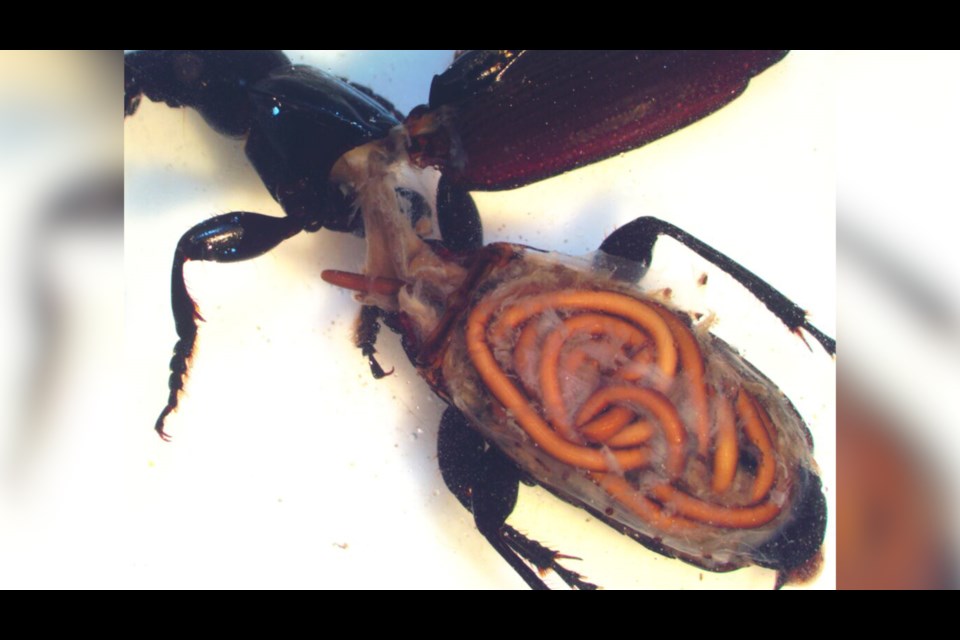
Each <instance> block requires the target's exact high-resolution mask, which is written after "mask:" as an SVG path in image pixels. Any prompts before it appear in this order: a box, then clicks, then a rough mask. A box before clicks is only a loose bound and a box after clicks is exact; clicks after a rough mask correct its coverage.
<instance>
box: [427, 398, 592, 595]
mask: <svg viewBox="0 0 960 640" xmlns="http://www.w3.org/2000/svg"><path fill="white" fill-rule="evenodd" d="M437 454H438V460H439V462H440V473H441V474H442V475H443V480H444V482H445V483H446V485H447V487H448V488H449V489H450V491H452V492H453V494H454V495H455V496H456V497H457V499H458V500H459V501H460V503H461V504H462V505H463V506H464V507H466V508H467V510H469V511H470V512H471V513H473V518H474V521H475V522H476V525H477V529H478V530H479V531H480V533H482V534H483V536H484V537H485V538H486V539H487V541H488V542H489V543H490V545H491V546H493V548H494V549H495V550H496V551H497V553H499V554H500V555H501V556H502V557H503V559H504V560H506V561H507V563H508V564H509V565H510V566H511V567H512V568H513V570H514V571H516V572H517V573H518V574H519V575H520V577H521V578H523V580H524V582H526V583H527V584H528V585H529V586H530V588H532V589H541V590H542V589H548V588H549V587H548V586H547V584H546V583H545V582H544V581H543V579H542V578H541V577H540V576H539V575H537V573H536V572H535V571H533V570H532V569H531V568H530V566H529V565H528V564H527V562H529V563H531V564H533V565H534V566H535V567H537V568H538V569H539V570H540V571H541V572H546V571H548V570H553V571H554V572H556V574H557V575H558V576H559V577H560V579H562V580H563V581H564V582H565V583H567V584H568V585H569V586H570V587H573V588H575V589H596V585H593V584H591V583H589V582H586V581H585V580H583V578H582V576H580V574H578V573H576V572H575V571H571V570H569V569H567V568H565V567H563V566H562V565H560V563H559V560H560V559H562V558H564V557H566V556H562V555H561V554H559V553H557V552H556V551H553V550H552V549H548V548H547V547H545V546H543V545H542V544H540V543H539V542H537V541H536V540H531V539H530V538H528V537H527V536H525V535H524V534H522V533H520V532H519V531H517V530H516V529H514V528H513V527H511V526H510V525H508V524H506V520H507V518H508V517H509V516H510V514H511V513H512V512H513V508H514V506H515V505H516V503H517V492H518V489H519V485H520V481H521V479H522V476H521V474H520V471H519V469H517V467H516V465H515V464H513V462H511V461H510V460H509V459H508V458H507V457H506V456H504V455H503V454H502V453H501V452H500V451H499V450H498V449H497V448H496V447H490V446H488V445H487V443H486V442H485V441H484V440H483V438H482V437H481V436H480V435H479V434H478V433H477V432H476V431H474V430H473V428H472V427H471V426H470V424H469V422H468V421H467V418H466V417H465V416H464V415H463V414H462V413H460V411H458V410H457V409H455V408H453V407H450V408H448V409H447V410H446V411H445V412H444V414H443V418H442V419H441V421H440V433H439V437H438V442H437ZM525 561H526V562H525Z"/></svg>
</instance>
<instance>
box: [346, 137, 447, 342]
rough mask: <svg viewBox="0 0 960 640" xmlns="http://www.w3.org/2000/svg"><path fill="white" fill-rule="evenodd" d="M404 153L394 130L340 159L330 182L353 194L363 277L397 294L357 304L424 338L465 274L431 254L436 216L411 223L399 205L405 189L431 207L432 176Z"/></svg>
mask: <svg viewBox="0 0 960 640" xmlns="http://www.w3.org/2000/svg"><path fill="white" fill-rule="evenodd" d="M406 147H407V137H406V133H405V131H404V130H403V128H402V127H398V128H397V129H395V130H394V132H393V134H392V135H391V136H390V137H388V138H386V139H384V140H378V141H375V142H371V143H369V144H366V145H363V146H361V147H357V148H356V149H353V150H351V151H350V152H348V153H346V154H344V155H343V156H342V157H341V158H340V160H338V161H337V163H336V165H334V168H333V170H332V172H331V178H332V179H333V180H336V181H338V182H340V183H341V184H343V185H346V186H347V187H348V188H350V189H351V190H352V191H353V193H354V195H355V203H356V206H357V207H359V209H360V211H361V213H362V215H363V226H364V234H365V237H366V240H367V264H366V267H365V270H364V271H365V274H364V275H366V276H367V277H368V278H369V279H370V280H371V281H373V280H378V279H379V280H382V281H395V282H396V283H397V291H396V292H395V293H394V292H390V293H384V292H383V291H382V290H381V291H374V290H373V288H372V287H371V288H370V289H369V290H366V291H362V292H360V293H359V294H358V296H357V297H358V299H359V300H360V301H361V302H362V303H364V304H368V305H373V306H377V307H380V308H381V309H384V310H387V311H401V312H403V313H404V314H405V315H407V316H408V317H409V318H410V320H411V321H412V324H413V326H414V328H415V330H416V332H417V333H418V334H419V335H418V337H419V338H422V337H423V336H427V335H430V334H431V333H432V332H433V330H434V329H435V327H436V325H437V322H438V320H439V317H440V315H442V313H443V310H444V303H445V301H446V299H447V298H448V297H449V296H450V294H451V293H452V292H453V291H455V290H456V289H457V288H458V287H459V286H460V284H461V283H462V282H463V279H464V277H465V275H466V273H465V271H464V269H463V268H462V267H460V266H458V265H456V264H453V263H452V262H449V261H447V260H444V259H443V258H441V257H440V256H438V255H437V254H436V253H434V251H433V249H432V248H431V246H430V245H429V244H428V243H427V242H426V239H428V238H438V233H437V225H436V223H435V216H434V215H430V216H426V217H422V218H419V219H418V220H417V221H416V222H415V223H413V222H411V219H410V217H409V216H408V215H407V214H406V213H405V212H404V210H403V208H402V206H401V204H400V200H398V197H397V189H398V188H401V187H403V188H406V189H409V190H412V191H415V192H417V193H419V194H421V195H424V196H425V200H426V201H427V202H429V203H431V206H432V205H433V203H434V202H435V192H436V172H435V171H434V170H432V169H420V168H417V167H414V166H413V165H411V164H410V162H409V161H408V158H407V152H406Z"/></svg>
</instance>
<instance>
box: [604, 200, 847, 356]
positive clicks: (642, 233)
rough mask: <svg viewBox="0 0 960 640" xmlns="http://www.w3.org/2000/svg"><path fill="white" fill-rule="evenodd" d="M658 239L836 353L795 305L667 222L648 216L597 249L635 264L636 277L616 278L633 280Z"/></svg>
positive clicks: (833, 345) (834, 344)
mask: <svg viewBox="0 0 960 640" xmlns="http://www.w3.org/2000/svg"><path fill="white" fill-rule="evenodd" d="M660 236H669V237H671V238H673V239H674V240H676V241H677V242H680V243H681V244H683V245H684V246H686V247H687V248H689V249H690V250H691V251H694V252H695V253H697V254H698V255H700V256H701V257H703V258H704V259H706V260H708V261H710V262H712V263H713V264H715V265H716V266H717V267H719V268H720V269H722V270H723V271H725V272H726V273H727V274H729V275H730V276H731V277H732V278H733V279H734V280H736V281H737V282H739V283H740V284H741V285H743V287H744V288H745V289H747V291H749V292H750V293H751V294H753V295H754V297H756V298H757V300H759V301H760V302H762V303H763V304H764V305H765V306H766V307H767V309H769V310H770V312H771V313H772V314H773V315H775V316H776V317H777V318H779V319H780V321H781V322H783V324H785V325H786V326H787V328H788V329H790V331H792V332H793V333H796V334H797V335H801V334H800V330H801V329H803V330H804V331H806V332H807V333H809V334H810V335H812V336H813V337H814V338H816V339H817V342H819V343H820V344H821V345H822V346H823V348H824V350H825V351H826V352H827V353H829V354H831V355H833V354H835V353H836V352H837V341H836V340H835V339H833V338H831V337H830V336H828V335H826V334H825V333H823V332H822V331H820V330H819V329H817V328H816V327H815V326H813V325H812V324H810V322H809V321H808V320H807V312H806V311H804V310H803V309H801V308H800V307H799V306H797V304H796V303H794V302H793V301H792V300H790V299H789V298H787V297H786V296H785V295H783V294H782V293H780V292H779V291H777V290H776V289H774V288H773V287H772V286H770V285H769V284H768V283H767V282H765V281H764V280H762V279H761V278H760V277H758V276H757V275H756V274H754V273H753V272H752V271H750V270H748V269H745V268H744V267H743V266H741V265H740V264H738V263H737V262H734V261H733V260H731V259H730V258H729V257H727V256H726V255H724V254H722V253H720V252H719V251H717V250H716V249H714V248H713V247H711V246H709V245H707V244H705V243H704V242H702V241H701V240H699V239H697V238H695V237H694V236H692V235H690V234H689V233H687V232H686V231H684V230H683V229H680V228H679V227H675V226H674V225H672V224H670V223H669V222H664V221H663V220H660V219H658V218H653V217H650V216H647V217H643V218H637V219H636V220H634V221H633V222H630V223H628V224H626V225H624V226H622V227H620V228H619V229H617V230H616V231H615V232H613V233H612V234H610V236H609V237H608V238H607V239H606V240H604V241H603V244H601V245H600V250H601V251H603V252H604V253H608V254H610V255H612V256H617V257H620V258H625V259H627V260H630V261H633V262H635V263H637V264H638V267H637V272H636V273H620V274H619V275H621V276H622V277H625V278H628V279H637V278H639V277H640V276H642V275H643V273H644V272H646V270H647V268H648V267H649V266H650V262H651V261H652V259H653V245H654V244H656V242H657V239H659V237H660ZM618 270H619V269H618ZM801 337H802V335H801Z"/></svg>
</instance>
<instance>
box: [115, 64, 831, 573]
mask: <svg viewBox="0 0 960 640" xmlns="http://www.w3.org/2000/svg"><path fill="white" fill-rule="evenodd" d="M299 55H300V54H299V53H298V54H294V59H295V60H296V61H299V58H298V57H297V56H299ZM303 56H304V57H303V60H304V61H308V62H310V63H312V64H316V65H318V66H322V67H325V68H328V69H333V70H334V71H335V72H337V73H340V74H342V75H346V76H349V77H350V78H351V79H353V80H355V81H359V82H362V83H365V84H368V85H370V86H371V87H372V88H374V89H375V90H376V91H378V92H379V93H381V94H382V95H384V96H385V97H387V98H388V99H391V100H395V101H396V103H397V105H398V107H399V108H400V109H401V111H406V110H408V109H409V108H411V107H412V106H414V105H415V104H417V103H419V102H421V101H425V100H426V97H427V91H428V86H429V80H430V78H431V77H432V74H434V73H438V72H440V71H441V70H442V69H443V68H444V67H445V66H446V64H447V63H448V61H449V60H450V54H449V53H440V54H435V55H432V56H430V55H428V56H424V57H422V58H419V57H418V58H413V59H409V60H408V59H406V58H400V57H398V56H387V55H384V54H367V55H365V56H364V55H357V54H354V53H352V52H339V53H336V54H333V55H329V54H315V53H312V52H310V53H304V54H303ZM830 64H831V59H830V56H829V54H816V53H814V54H809V53H803V52H796V53H793V54H791V55H790V56H788V57H787V58H786V59H785V60H784V61H783V62H781V63H780V64H778V65H777V66H775V67H774V68H772V69H770V70H769V71H767V72H766V73H764V74H763V75H762V76H761V77H759V78H757V79H756V80H754V82H753V83H752V84H751V86H750V87H749V88H748V90H747V92H746V93H745V94H744V96H742V97H741V98H739V99H738V100H736V101H735V102H734V103H733V104H732V105H730V106H729V107H727V108H725V109H723V110H721V111H720V112H718V113H717V114H715V115H713V116H710V117H709V118H707V119H706V120H705V121H703V122H701V123H698V124H696V125H693V126H691V127H689V128H687V129H685V130H683V131H681V132H679V133H677V134H674V135H672V136H670V137H669V138H667V139H664V140H661V141H658V142H656V143H654V144H652V145H649V146H647V147H645V148H643V149H640V150H637V151H634V152H631V153H628V154H624V155H622V156H621V157H618V158H614V159H612V160H609V161H607V162H604V163H600V164H598V165H594V166H592V167H588V168H585V169H583V170H580V171H576V172H573V173H571V174H568V175H567V176H564V177H562V178H557V179H551V180H548V181H544V182H542V183H540V184H537V185H531V186H530V187H527V188H525V189H522V190H519V191H516V192H509V193H502V194H484V195H482V196H479V197H477V201H478V204H479V206H480V208H481V213H482V216H483V219H484V223H485V225H486V240H487V241H488V242H489V241H495V240H512V241H519V242H524V243H528V244H531V245H534V246H537V247H540V248H549V249H556V250H558V251H562V252H564V253H571V254H579V253H584V252H587V251H591V250H593V249H595V248H596V247H597V246H598V245H599V244H600V242H601V241H602V240H603V238H604V237H605V236H606V235H608V234H609V233H610V232H612V231H613V230H614V229H616V228H617V226H619V225H622V224H625V223H626V222H629V221H630V220H632V219H634V218H636V217H639V216H641V215H655V216H658V217H661V218H663V219H666V220H668V221H670V222H673V223H674V224H676V225H678V226H680V227H682V228H684V229H686V230H687V231H689V232H691V233H693V234H694V235H696V236H698V237H700V238H701V239H703V240H704V241H706V242H708V243H709V244H711V245H713V246H714V247H716V248H717V249H720V250H721V251H724V252H725V253H727V254H728V255H730V256H731V257H733V258H734V259H736V260H738V261H740V262H741V263H742V264H744V265H745V266H747V267H748V268H750V269H751V270H753V271H754V272H756V273H757V274H759V275H761V276H762V277H764V278H765V279H767V280H768V281H769V282H771V283H772V284H773V285H774V286H776V287H777V288H779V289H780V290H781V291H782V292H783V293H785V294H787V295H788V296H789V297H791V298H792V299H793V300H795V301H796V302H797V303H798V304H800V305H801V306H803V307H804V308H806V309H808V310H809V311H810V313H811V318H812V320H813V322H814V324H816V325H817V326H818V327H819V328H821V329H822V330H824V331H825V332H826V333H827V334H829V335H835V333H836V330H835V317H834V316H835V226H834V224H835V223H834V184H833V117H834V102H833V93H832V91H833V87H832V80H831V73H830ZM405 90H408V91H406V96H405V95H403V93H404V92H405ZM125 133H126V230H125V252H126V254H125V255H126V276H127V299H126V314H127V315H126V342H127V347H128V362H127V367H126V372H127V380H126V382H127V386H126V394H127V398H128V406H127V419H126V422H127V425H128V427H129V429H131V430H133V431H134V432H135V433H137V434H141V435H140V437H139V439H137V444H136V447H137V448H136V451H135V452H134V453H133V454H132V455H133V460H134V469H133V472H132V474H131V478H130V481H129V482H128V483H126V486H125V488H126V490H127V496H126V499H127V500H128V503H127V504H126V505H124V509H125V510H126V511H127V514H128V515H127V517H126V518H125V521H124V522H123V523H122V524H120V525H119V526H123V527H125V528H128V529H129V532H130V535H129V537H124V542H123V548H122V549H121V550H120V553H119V554H118V555H119V558H115V559H114V560H113V561H111V563H110V568H109V569H108V571H111V572H116V573H117V574H118V577H119V578H120V579H121V580H122V581H123V583H124V584H133V585H136V586H143V587H150V586H154V587H165V586H171V587H173V586H176V587H190V586H194V587H201V586H202V587H418V586H419V587H440V588H443V587H461V588H463V587H467V588H474V587H477V588H485V587H508V588H509V587H520V588H522V587H523V584H522V582H521V581H520V580H519V578H517V577H516V575H514V574H513V572H512V571H511V570H510V569H509V568H508V567H507V566H506V564H505V563H503V562H502V561H500V559H499V558H498V557H497V556H496V555H495V554H494V553H493V552H492V551H491V550H490V549H489V547H488V546H487V545H486V543H485V542H484V541H483V540H482V538H481V537H480V535H479V534H478V533H476V531H475V529H474V527H473V524H472V521H471V518H470V517H469V515H468V514H467V513H466V512H465V511H464V510H463V509H462V508H461V507H460V505H459V504H458V503H457V502H456V500H455V499H454V498H453V497H452V496H451V495H450V494H449V492H448V491H447V490H446V488H445V487H444V485H443V482H442V480H441V478H440V474H439V471H438V470H437V464H436V453H435V447H436V424H437V422H438V420H439V416H440V414H441V412H442V405H441V403H440V401H439V400H437V399H436V398H435V397H434V396H433V395H432V394H431V393H430V392H429V390H428V389H427V388H426V386H425V385H424V384H423V383H422V382H421V381H420V380H419V379H418V378H417V377H416V373H415V372H414V370H413V369H412V368H411V367H410V366H409V364H407V363H406V359H405V357H404V355H403V353H402V350H401V349H400V348H399V345H398V342H397V340H396V338H395V337H394V336H392V335H391V334H389V332H387V331H385V332H384V334H383V337H382V338H381V341H380V344H379V348H380V352H381V355H380V361H381V363H382V364H383V365H384V366H385V367H387V368H389V367H393V366H395V367H396V369H397V371H396V373H395V375H393V376H391V377H389V378H387V379H385V380H381V381H374V380H373V379H372V378H371V377H370V375H369V370H368V368H367V366H366V363H365V361H364V359H363V358H362V357H361V356H360V353H359V351H358V350H357V349H355V348H354V347H353V346H352V341H351V331H352V326H353V321H354V319H355V317H356V314H357V306H356V304H355V303H354V302H353V301H352V299H351V296H350V295H349V294H346V293H344V292H341V291H337V290H335V289H333V288H332V287H329V286H328V285H326V284H324V283H323V282H322V281H321V280H320V278H319V273H320V271H321V270H322V269H326V268H338V269H348V270H356V269H358V268H359V267H360V266H361V264H362V255H363V246H362V243H361V242H360V241H358V240H356V239H354V238H348V237H345V236H341V235H338V234H333V233H329V232H320V233H318V234H311V235H307V234H301V235H300V236H298V237H296V238H294V239H292V240H290V241H288V242H287V243H285V244H284V245H283V246H282V247H281V248H280V249H279V250H277V251H274V252H272V253H270V254H268V255H267V256H265V257H263V258H259V259H257V260H254V261H250V262H247V263H241V264H233V265H192V266H191V267H190V269H189V271H188V279H189V285H190V288H191V291H192V293H193V294H194V296H195V297H196V299H197V300H198V302H199V303H200V308H201V313H202V314H203V315H204V316H205V318H206V319H207V322H206V323H205V324H202V325H201V329H200V336H199V342H198V351H197V354H196V357H195V360H194V367H193V369H192V375H191V378H190V381H189V382H188V385H187V394H186V395H185V397H184V399H183V400H182V402H181V408H180V410H179V411H178V413H177V414H175V415H173V416H171V417H170V418H169V419H168V430H169V432H170V433H171V434H172V435H173V436H174V439H173V441H172V442H171V443H164V442H161V441H160V439H159V438H157V437H156V436H155V435H154V433H153V431H152V425H153V422H154V420H155V418H156V416H157V414H158V412H159V410H160V409H161V408H162V406H163V403H164V400H165V398H166V380H167V376H168V372H167V363H168V360H169V357H170V350H171V348H172V346H173V343H174V339H175V334H174V330H173V322H172V318H171V314H170V311H169V269H170V262H171V259H172V255H173V249H174V247H175V245H176V242H177V240H178V238H179V237H180V235H181V234H182V233H183V232H184V231H186V230H187V229H188V228H190V227H191V226H192V225H194V224H196V223H197V222H198V221H200V220H202V219H204V217H209V216H211V215H215V214H219V213H223V212H227V211H233V210H248V211H260V212H265V213H275V214H279V208H278V206H277V205H276V203H274V202H273V201H272V199H271V198H270V197H269V196H268V195H267V194H266V193H265V190H264V189H263V187H262V185H261V183H260V182H259V180H258V179H257V176H256V174H255V173H254V172H253V170H252V169H251V168H250V167H249V165H248V164H247V162H246V159H245V157H244V156H243V152H242V147H241V144H240V143H239V142H235V141H229V140H225V139H223V138H220V137H218V136H216V135H215V134H212V133H211V132H210V131H209V130H208V129H207V128H206V127H205V125H204V124H203V122H202V120H201V119H200V118H199V117H198V116H197V115H196V114H195V113H193V112H186V111H175V110H169V109H166V108H165V107H161V106H157V105H152V104H144V105H143V107H142V111H141V113H139V114H138V115H137V116H136V117H135V118H132V119H130V120H129V121H128V122H127V123H126V124H125ZM667 244H668V243H667V242H665V243H664V246H665V248H664V250H663V251H661V252H660V253H658V254H657V257H656V261H657V262H662V263H663V264H665V265H666V266H667V272H666V273H665V274H664V276H663V277H664V278H665V279H666V281H668V282H669V283H670V286H672V287H674V288H678V287H679V284H678V283H682V282H689V283H693V282H694V281H695V280H696V279H697V278H698V277H699V274H700V273H701V272H702V271H703V268H702V267H701V266H699V265H697V264H696V263H691V261H690V260H689V258H688V254H687V253H686V252H684V251H682V250H680V251H670V250H669V249H667V248H666V245H667ZM722 281H723V278H722V277H720V276H712V277H711V279H710V281H709V284H708V285H707V287H706V291H707V295H706V297H699V298H695V299H694V301H693V302H692V303H691V304H690V306H692V307H696V308H698V309H700V310H711V311H716V312H717V314H718V316H719V322H718V324H717V326H716V330H717V332H718V333H720V334H721V335H722V336H724V337H725V338H726V339H727V340H728V341H729V342H731V343H732V344H734V345H735V346H737V347H739V348H741V349H742V350H743V352H744V354H745V355H746V356H747V358H748V359H750V360H751V361H753V362H754V363H755V364H756V365H757V366H758V368H760V369H761V370H762V371H764V372H765V373H766V374H767V375H768V376H769V377H771V378H772V379H773V380H774V381H776V382H777V383H778V384H780V386H781V388H782V389H783V390H784V391H785V392H786V393H787V395H788V396H789V397H790V398H791V399H792V400H793V401H794V402H795V404H796V405H797V407H798V409H799V410H800V412H801V414H802V415H804V416H805V418H806V419H807V421H808V424H809V426H810V428H811V430H812V431H813V433H814V437H815V440H816V444H817V452H816V454H817V459H818V461H819V463H820V464H821V467H822V470H823V474H824V482H825V485H826V489H825V490H826V495H827V500H828V503H829V504H830V507H829V509H830V514H831V523H830V530H829V531H828V541H827V544H826V548H827V554H828V565H827V567H826V569H825V571H824V573H823V575H822V577H821V580H820V581H819V583H818V584H820V585H822V586H831V585H832V584H833V574H834V571H833V568H832V550H833V548H834V545H833V520H832V515H833V514H834V513H835V509H834V505H833V499H834V495H835V491H834V481H833V478H834V458H835V455H834V395H835V393H834V389H835V362H834V361H833V360H832V359H831V358H829V357H828V356H826V355H825V354H824V353H823V352H822V350H820V349H819V347H818V346H816V345H814V348H813V351H812V352H811V351H808V350H807V348H806V347H805V346H804V345H803V344H802V343H800V342H799V341H798V340H796V339H795V338H793V337H792V336H790V335H789V334H787V332H786V331H785V330H783V329H782V326H780V325H779V324H778V322H777V321H775V320H772V319H770V318H769V316H768V315H767V314H766V313H765V312H764V311H763V310H762V308H759V305H757V304H754V303H752V302H751V301H750V300H749V299H748V298H747V297H746V296H745V295H743V296H741V294H739V293H738V292H736V291H734V292H733V293H731V292H730V291H729V290H728V288H727V287H725V286H724V284H723V282H722ZM661 286H662V285H661ZM741 311H743V312H744V313H745V315H743V316H741V315H740V313H741ZM529 494H537V495H535V496H534V498H533V499H531V500H524V498H525V497H527V496H528V495H529ZM541 494H542V492H534V491H530V490H527V489H526V488H524V489H523V495H522V496H521V502H522V505H523V506H522V510H523V513H522V514H521V513H519V512H518V515H519V516H521V517H522V522H521V523H520V525H519V526H520V528H521V529H523V530H525V531H528V532H529V533H530V534H531V535H532V536H533V537H535V538H537V539H539V540H541V541H542V542H544V543H546V544H548V545H551V546H554V547H556V548H559V549H561V550H562V551H563V552H564V553H567V554H570V555H576V556H580V557H583V558H585V560H586V561H585V562H584V563H577V562H575V561H568V563H567V564H568V566H570V567H572V568H580V569H581V570H583V571H584V572H586V573H587V574H588V575H589V577H590V578H591V579H594V580H595V581H597V582H598V583H599V584H602V585H604V586H607V587H620V586H628V587H629V586H648V587H655V586H667V587H687V586H690V587H708V588H730V587H739V586H746V585H753V586H761V587H765V588H768V587H770V586H771V585H772V582H773V578H772V572H769V571H763V570H747V571H740V572H736V573H733V574H723V575H717V574H710V573H709V572H704V571H701V570H699V569H696V568H693V567H689V566H687V565H683V564H682V563H678V562H675V561H670V560H667V559H665V558H663V557H660V556H657V555H656V554H654V553H652V552H649V551H647V550H645V549H644V548H642V547H640V546H639V545H637V544H635V543H633V542H631V541H629V540H627V539H625V538H624V537H623V536H620V535H619V534H616V533H614V532H612V531H610V530H609V529H607V528H606V527H605V526H603V525H600V524H598V523H596V522H590V523H588V524H586V525H585V526H581V524H582V523H583V522H584V521H585V520H589V518H588V517H587V516H586V515H585V514H584V513H583V512H580V511H577V510H574V509H572V508H569V507H567V506H566V505H563V504H562V503H559V502H558V501H556V500H554V499H552V498H550V497H543V496H542V495H541Z"/></svg>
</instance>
